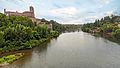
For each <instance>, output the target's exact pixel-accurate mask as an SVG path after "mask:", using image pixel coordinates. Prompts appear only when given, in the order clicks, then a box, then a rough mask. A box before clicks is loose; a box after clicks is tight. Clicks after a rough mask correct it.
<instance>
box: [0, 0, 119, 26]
mask: <svg viewBox="0 0 120 68" xmlns="http://www.w3.org/2000/svg"><path fill="white" fill-rule="evenodd" d="M119 2H120V1H119V0H91V2H90V1H89V0H69V1H68V0H66V1H64V3H63V1H57V0H54V1H52V0H44V1H42V0H36V1H33V0H14V1H13V0H1V1H0V4H1V6H0V12H2V13H3V10H4V9H6V10H7V11H8V10H10V11H18V12H23V11H28V10H29V6H33V7H34V9H35V16H36V18H40V19H41V18H45V19H46V20H55V21H57V22H58V23H60V24H84V23H89V22H94V21H95V20H96V19H101V18H103V17H104V16H109V15H111V14H113V15H120V7H119V6H120V5H119ZM86 4H87V5H86Z"/></svg>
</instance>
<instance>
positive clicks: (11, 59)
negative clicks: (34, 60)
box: [0, 53, 24, 66]
mask: <svg viewBox="0 0 120 68" xmlns="http://www.w3.org/2000/svg"><path fill="white" fill-rule="evenodd" d="M23 56H24V54H23V53H16V54H13V55H8V56H4V57H2V58H0V66H5V65H8V64H10V63H12V62H14V61H15V60H18V59H20V58H21V57H23Z"/></svg>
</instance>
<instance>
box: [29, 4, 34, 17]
mask: <svg viewBox="0 0 120 68" xmlns="http://www.w3.org/2000/svg"><path fill="white" fill-rule="evenodd" d="M30 12H31V16H32V17H33V18H34V17H35V14H34V8H33V7H32V6H30Z"/></svg>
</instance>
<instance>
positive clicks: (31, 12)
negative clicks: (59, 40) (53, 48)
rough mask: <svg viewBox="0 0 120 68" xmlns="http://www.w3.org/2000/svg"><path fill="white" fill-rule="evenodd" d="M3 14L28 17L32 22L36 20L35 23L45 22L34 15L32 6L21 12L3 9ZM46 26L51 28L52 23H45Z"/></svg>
mask: <svg viewBox="0 0 120 68" xmlns="http://www.w3.org/2000/svg"><path fill="white" fill-rule="evenodd" d="M4 14H5V15H6V16H24V17H29V18H30V19H31V20H32V21H33V22H36V23H37V24H45V23H44V22H41V19H38V18H36V17H35V13H34V8H33V7H32V6H30V7H29V11H24V12H22V13H20V12H17V11H16V12H13V11H6V9H4ZM47 26H48V28H50V29H52V24H47Z"/></svg>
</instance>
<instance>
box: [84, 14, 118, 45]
mask: <svg viewBox="0 0 120 68" xmlns="http://www.w3.org/2000/svg"><path fill="white" fill-rule="evenodd" d="M119 25H120V16H114V15H111V16H106V17H104V18H102V19H101V20H96V21H95V22H94V23H87V24H84V25H83V26H82V31H84V32H88V33H92V34H94V35H100V36H103V37H105V38H107V39H109V40H111V41H114V42H117V43H119V41H120V26H119Z"/></svg>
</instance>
